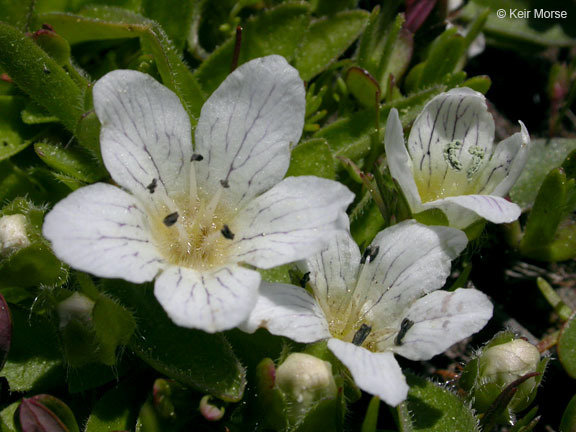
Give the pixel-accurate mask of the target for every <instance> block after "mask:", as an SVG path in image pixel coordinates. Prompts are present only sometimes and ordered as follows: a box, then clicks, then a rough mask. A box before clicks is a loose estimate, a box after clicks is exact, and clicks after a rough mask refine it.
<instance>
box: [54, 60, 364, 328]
mask: <svg viewBox="0 0 576 432" xmlns="http://www.w3.org/2000/svg"><path fill="white" fill-rule="evenodd" d="M94 106H95V109H96V113H97V115H98V118H99V119H100V122H101V123H102V130H101V137H100V138H101V148H102V157H103V159H104V163H105V165H106V168H107V169H108V171H109V172H110V174H111V176H112V178H113V179H114V180H115V182H116V183H117V184H118V185H119V186H120V187H121V188H122V189H120V188H118V187H116V186H112V185H109V184H103V183H98V184H94V185H90V186H87V187H84V188H81V189H79V190H77V191H75V192H74V193H72V194H70V195H69V196H68V197H66V199H64V200H63V201H61V202H59V203H58V204H57V205H56V206H55V207H54V209H53V210H52V211H51V212H50V213H49V214H48V215H47V216H46V220H45V223H44V235H45V236H46V237H47V238H48V239H49V240H50V241H51V242H52V246H53V248H54V252H55V253H56V255H57V256H58V257H59V258H60V259H62V260H63V261H65V262H67V263H68V264H70V265H71V266H72V267H74V268H77V269H79V270H83V271H86V272H89V273H92V274H94V275H97V276H101V277H107V278H122V279H125V280H127V281H130V282H135V283H141V282H145V281H150V280H152V279H154V278H156V281H155V289H154V292H155V295H156V297H157V299H158V301H159V302H160V303H161V304H162V306H163V307H164V309H165V310H166V312H167V313H168V315H169V316H170V317H171V318H172V320H173V321H174V322H175V323H177V324H179V325H182V326H185V327H191V328H200V329H203V330H205V331H208V332H215V331H220V330H225V329H229V328H232V327H235V326H236V325H237V324H238V323H240V322H241V321H243V320H245V319H246V317H247V316H248V314H249V313H250V311H251V309H252V307H253V306H254V304H255V302H256V299H257V295H258V287H259V284H260V275H259V273H258V272H257V271H254V270H252V269H250V268H247V267H246V266H244V265H243V264H247V265H249V266H255V267H259V268H265V269H266V268H271V267H274V266H277V265H281V264H285V263H288V262H292V261H295V260H298V259H303V258H305V257H307V256H310V254H313V253H315V252H317V251H319V250H320V249H321V248H322V247H323V245H324V243H325V239H326V238H328V237H329V236H331V235H332V233H333V232H334V231H335V230H337V229H342V228H343V227H344V226H345V224H346V222H347V217H346V214H345V209H346V207H347V205H348V204H349V203H350V202H351V200H352V198H353V195H352V193H351V192H350V191H349V190H348V189H346V188H345V187H344V186H342V185H340V184H339V183H337V182H334V181H330V180H325V179H320V178H317V177H312V176H310V177H290V178H286V179H284V180H282V178H283V177H284V175H285V173H286V171H287V169H288V165H289V161H290V145H291V144H294V143H297V142H298V140H299V139H300V135H301V132H302V127H303V122H304V111H305V95H304V85H303V83H302V80H301V79H300V77H299V76H298V72H297V71H296V70H295V69H294V68H292V67H291V66H290V65H288V63H287V62H286V61H285V60H284V58H282V57H279V56H270V57H264V58H261V59H256V60H253V61H251V62H249V63H246V64H244V65H243V66H241V67H239V68H238V69H237V70H235V71H234V72H233V73H232V74H230V76H229V77H228V78H227V79H226V80H225V81H224V82H223V83H222V85H221V86H220V87H219V88H218V89H217V90H216V91H215V92H214V94H213V95H212V96H211V97H210V99H209V100H208V101H207V102H206V104H205V105H204V107H203V108H202V112H201V115H200V119H199V122H198V126H197V127H196V131H195V146H194V150H193V147H192V143H191V126H190V121H189V118H188V116H187V115H186V112H185V111H184V109H183V107H182V105H181V103H180V101H179V99H178V97H177V96H176V95H175V94H174V93H172V92H171V91H170V90H168V89H167V88H165V87H163V86H162V85H160V84H159V83H158V82H156V81H155V80H154V79H152V78H151V77H150V76H148V75H145V74H142V73H139V72H136V71H127V70H120V71H114V72H111V73H109V74H107V75H106V76H105V77H103V78H102V79H101V80H100V81H98V82H97V83H96V85H95V86H94Z"/></svg>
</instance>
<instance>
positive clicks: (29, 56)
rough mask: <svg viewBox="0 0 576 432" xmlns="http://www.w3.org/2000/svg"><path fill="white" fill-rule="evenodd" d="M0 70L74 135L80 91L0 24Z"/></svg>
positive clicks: (28, 43) (80, 104)
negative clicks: (0, 68) (0, 53)
mask: <svg viewBox="0 0 576 432" xmlns="http://www.w3.org/2000/svg"><path fill="white" fill-rule="evenodd" d="M0 52H2V55H1V56H0V66H1V67H2V68H3V69H4V70H5V72H6V73H8V75H10V77H11V78H12V80H13V81H14V82H15V83H16V84H17V85H18V87H20V88H21V89H22V90H23V91H24V92H25V93H27V94H28V95H30V97H31V98H32V99H34V101H36V103H38V104H39V105H41V106H43V107H44V108H46V109H47V110H48V111H49V112H50V113H52V114H54V115H55V116H57V117H58V118H59V119H60V121H61V122H62V123H63V124H64V126H66V128H68V130H70V131H72V132H74V131H75V130H76V127H77V125H78V122H79V120H80V118H81V116H82V113H83V110H82V108H83V106H84V95H83V91H82V90H81V89H80V88H79V87H78V86H77V85H76V84H75V83H74V81H73V80H72V78H70V76H69V75H68V74H67V73H66V71H65V70H64V69H63V68H62V67H60V66H59V65H58V64H57V63H56V62H55V61H54V59H52V58H51V57H50V56H49V55H48V54H46V53H45V52H44V51H43V50H42V48H40V47H39V46H38V45H36V44H35V43H34V42H33V41H32V40H31V39H30V38H29V37H28V36H26V35H24V34H22V33H21V32H20V31H18V30H17V29H15V28H14V27H11V26H9V25H7V24H4V23H1V22H0Z"/></svg>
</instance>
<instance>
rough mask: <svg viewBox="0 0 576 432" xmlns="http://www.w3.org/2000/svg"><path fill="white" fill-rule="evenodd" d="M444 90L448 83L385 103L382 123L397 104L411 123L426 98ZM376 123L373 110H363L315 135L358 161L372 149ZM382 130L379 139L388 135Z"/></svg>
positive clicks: (338, 153)
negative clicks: (372, 136) (372, 137)
mask: <svg viewBox="0 0 576 432" xmlns="http://www.w3.org/2000/svg"><path fill="white" fill-rule="evenodd" d="M444 90H446V88H445V87H444V86H438V87H432V88H430V89H426V90H423V91H421V92H418V93H414V94H412V95H410V96H407V97H405V98H403V99H399V100H395V101H393V102H391V103H389V104H385V105H383V106H382V108H381V109H380V124H386V120H387V118H388V114H389V113H390V110H391V109H392V108H396V109H398V110H399V111H400V119H401V120H402V125H403V126H404V127H407V126H408V125H410V124H411V123H412V122H413V121H414V120H415V119H416V116H417V115H418V114H420V112H421V111H422V108H423V107H424V105H425V104H426V102H428V101H429V100H430V99H431V98H433V97H434V96H436V95H437V94H439V93H441V92H443V91H444ZM370 113H372V114H370ZM375 123H376V119H375V116H374V114H373V110H372V111H368V110H362V111H359V112H357V113H354V114H351V115H349V116H342V117H340V118H339V119H338V120H336V121H335V122H333V123H331V124H329V125H328V126H326V127H324V128H322V129H320V130H319V131H318V132H316V133H315V134H314V138H324V139H325V140H326V141H327V142H328V145H329V146H330V148H331V149H332V151H333V152H334V155H335V156H343V157H347V158H349V159H352V160H354V161H357V160H359V159H361V158H363V157H364V156H366V155H367V154H368V153H369V152H370V146H371V135H372V134H373V133H374V127H375ZM380 132H381V133H380V138H379V140H380V142H382V140H383V139H384V131H383V129H382V130H381V131H380Z"/></svg>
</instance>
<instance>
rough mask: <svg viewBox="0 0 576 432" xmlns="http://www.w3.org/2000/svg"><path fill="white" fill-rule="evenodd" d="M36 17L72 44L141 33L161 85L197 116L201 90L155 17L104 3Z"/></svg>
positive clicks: (139, 34)
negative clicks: (74, 11)
mask: <svg viewBox="0 0 576 432" xmlns="http://www.w3.org/2000/svg"><path fill="white" fill-rule="evenodd" d="M38 20H39V21H41V22H45V23H49V24H50V25H52V26H53V27H54V28H56V29H58V33H59V34H61V35H62V36H64V37H65V38H66V39H67V40H68V41H69V42H70V43H71V44H75V43H79V42H86V41H93V40H107V39H121V38H134V37H140V39H141V43H142V45H143V47H144V48H145V51H149V52H150V53H151V54H152V55H153V57H154V60H155V62H156V66H157V68H158V71H159V72H160V76H161V77H162V81H163V83H164V85H166V86H167V87H168V88H170V89H171V90H173V91H174V92H175V93H176V94H177V95H178V97H179V98H180V101H181V102H182V105H183V106H184V108H185V109H186V111H187V112H188V114H189V115H190V117H191V120H192V122H193V123H195V121H196V120H197V119H198V116H199V115H200V109H201V108H202V104H203V103H204V100H205V97H204V94H203V92H202V90H201V89H200V86H199V85H198V83H197V82H196V79H195V78H194V76H193V75H192V72H191V71H190V70H189V69H188V67H187V66H186V64H185V63H184V62H183V61H182V58H181V57H180V54H179V52H178V51H177V50H176V49H175V48H174V45H173V44H172V42H171V41H170V39H169V38H168V36H166V33H165V32H164V30H162V27H160V26H159V25H158V24H157V23H155V22H154V21H151V20H149V19H146V18H144V17H142V16H141V15H138V14H135V13H132V12H128V11H126V10H123V9H119V8H112V7H105V6H102V7H97V8H89V9H85V10H84V11H83V15H72V14H64V13H49V14H44V15H40V16H39V17H38Z"/></svg>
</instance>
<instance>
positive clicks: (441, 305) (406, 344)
mask: <svg viewBox="0 0 576 432" xmlns="http://www.w3.org/2000/svg"><path fill="white" fill-rule="evenodd" d="M491 317H492V303H491V302H490V300H489V299H488V297H486V295H485V294H483V293H481V292H480V291H478V290H475V289H464V288H460V289H457V290H456V291H454V292H447V291H436V292H433V293H430V294H428V295H426V296H424V297H422V298H421V299H419V300H417V301H416V302H415V303H414V304H413V305H412V306H411V307H410V309H409V310H408V313H407V314H406V318H408V319H409V320H411V321H413V322H414V324H413V326H412V327H411V328H410V329H409V330H408V331H407V332H406V334H405V335H404V337H403V338H402V344H401V345H399V346H396V347H395V348H394V351H395V352H397V353H398V354H400V355H402V356H404V357H406V358H409V359H410V360H428V359H430V358H432V357H433V356H435V355H437V354H440V353H442V352H444V351H446V350H447V349H448V348H449V347H450V346H452V345H453V344H455V343H456V342H458V341H460V340H462V339H464V338H466V337H468V336H470V335H472V334H474V333H476V332H477V331H479V330H481V329H482V328H483V327H484V326H485V325H486V323H487V322H488V320H489V319H490V318H491Z"/></svg>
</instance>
